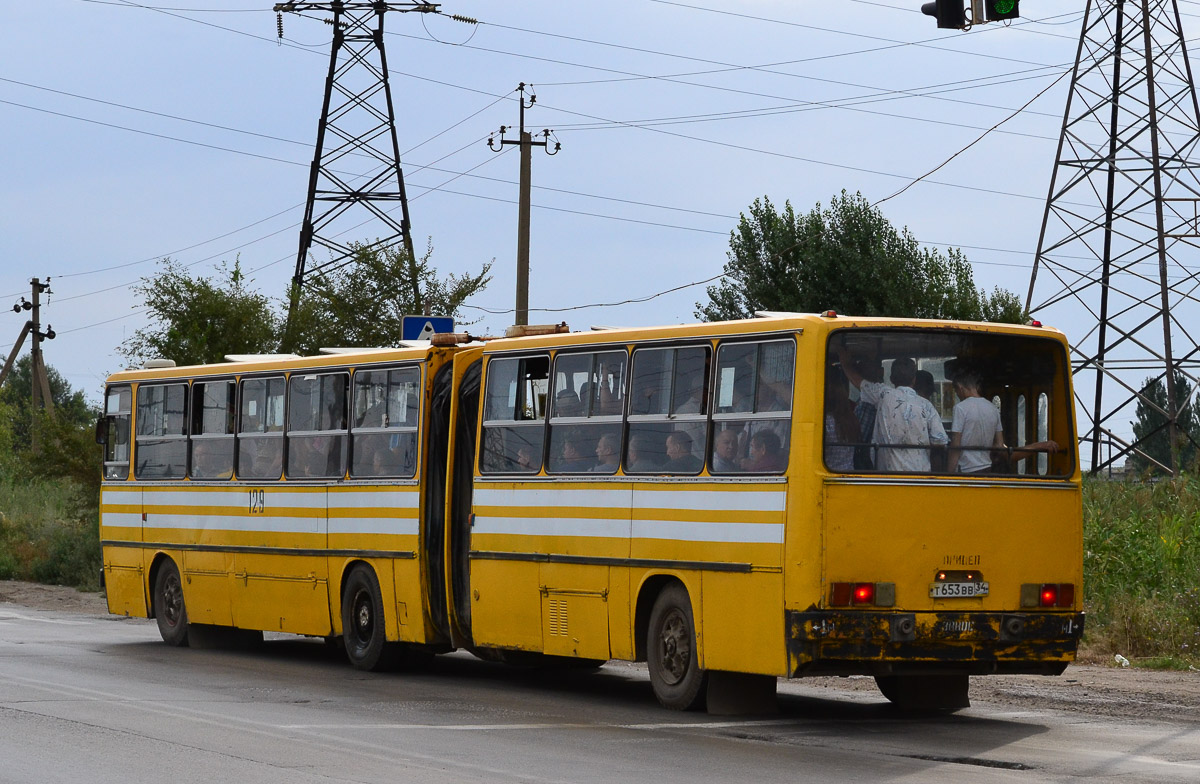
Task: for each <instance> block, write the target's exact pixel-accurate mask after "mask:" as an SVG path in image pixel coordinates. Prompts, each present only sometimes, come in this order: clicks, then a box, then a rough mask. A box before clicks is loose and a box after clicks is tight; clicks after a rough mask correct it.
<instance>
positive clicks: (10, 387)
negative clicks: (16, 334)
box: [0, 354, 99, 451]
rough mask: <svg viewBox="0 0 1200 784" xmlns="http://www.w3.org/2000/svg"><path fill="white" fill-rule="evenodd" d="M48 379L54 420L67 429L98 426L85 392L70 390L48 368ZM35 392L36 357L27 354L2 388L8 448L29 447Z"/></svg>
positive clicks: (51, 369)
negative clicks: (6, 417)
mask: <svg viewBox="0 0 1200 784" xmlns="http://www.w3.org/2000/svg"><path fill="white" fill-rule="evenodd" d="M46 378H47V380H48V381H49V382H50V399H51V400H52V401H53V403H54V418H55V419H56V420H58V421H59V422H61V423H63V424H64V425H65V426H66V427H90V426H91V425H92V424H94V423H95V421H96V417H97V416H98V415H99V411H98V410H97V409H96V407H95V406H93V405H92V404H90V403H88V401H87V397H86V396H85V395H84V394H83V391H82V390H78V389H71V384H70V383H69V382H68V381H67V379H66V378H64V377H63V375H62V374H61V373H59V372H58V371H57V370H55V369H54V368H53V367H50V366H49V365H47V366H46ZM32 391H33V357H32V355H30V354H26V355H24V356H22V357H21V358H20V359H18V360H17V361H16V362H15V363H14V364H13V367H12V370H11V371H10V372H9V374H8V377H7V378H5V379H4V386H3V387H0V403H3V404H4V409H3V410H4V412H5V414H6V415H7V416H8V418H9V419H8V421H9V423H10V424H9V425H8V428H7V430H8V435H7V438H8V439H9V448H11V449H13V450H16V451H24V450H27V449H29V447H30V434H31V423H32V421H33V417H32V414H31V409H32V406H33V401H32Z"/></svg>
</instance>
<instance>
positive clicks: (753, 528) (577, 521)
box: [472, 517, 783, 544]
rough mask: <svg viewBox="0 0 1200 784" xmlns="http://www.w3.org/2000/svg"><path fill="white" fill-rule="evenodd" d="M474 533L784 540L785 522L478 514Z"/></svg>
mask: <svg viewBox="0 0 1200 784" xmlns="http://www.w3.org/2000/svg"><path fill="white" fill-rule="evenodd" d="M472 533H474V534H507V535H512V536H575V537H605V538H612V539H625V538H632V539H669V540H674V541H680V542H720V543H737V544H782V543H783V524H782V523H697V522H692V521H685V520H634V521H633V523H632V525H631V524H630V522H629V521H628V520H596V519H591V518H576V517H549V518H547V517H537V518H530V517H476V518H475V526H474V528H473V529H472Z"/></svg>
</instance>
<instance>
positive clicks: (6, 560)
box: [0, 475, 100, 591]
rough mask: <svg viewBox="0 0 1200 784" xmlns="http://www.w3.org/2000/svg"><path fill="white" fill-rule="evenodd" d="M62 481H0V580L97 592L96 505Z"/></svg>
mask: <svg viewBox="0 0 1200 784" xmlns="http://www.w3.org/2000/svg"><path fill="white" fill-rule="evenodd" d="M89 495H90V493H88V491H87V490H86V489H85V488H81V487H79V486H78V485H77V484H76V483H75V482H74V481H73V480H71V479H68V478H65V477H56V478H52V479H24V478H22V479H18V478H15V477H13V476H11V475H10V476H4V477H0V579H4V580H27V581H31V582H38V583H47V584H51V585H69V586H72V587H74V588H78V589H80V590H85V591H96V590H99V589H100V533H99V528H98V525H97V519H96V502H95V501H94V500H90V499H89V498H88V496H89Z"/></svg>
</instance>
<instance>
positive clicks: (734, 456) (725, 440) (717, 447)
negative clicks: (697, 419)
mask: <svg viewBox="0 0 1200 784" xmlns="http://www.w3.org/2000/svg"><path fill="white" fill-rule="evenodd" d="M738 462H739V461H738V431H737V430H734V429H733V428H732V427H729V428H726V429H724V430H722V431H721V432H719V433H717V436H716V438H715V439H714V440H713V453H712V470H713V473H717V474H732V473H736V472H737V471H738V470H739V469H738Z"/></svg>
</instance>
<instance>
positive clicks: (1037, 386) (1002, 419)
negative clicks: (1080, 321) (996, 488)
mask: <svg viewBox="0 0 1200 784" xmlns="http://www.w3.org/2000/svg"><path fill="white" fill-rule="evenodd" d="M1068 380H1069V366H1068V364H1067V358H1066V354H1065V351H1064V349H1063V346H1062V344H1060V343H1059V342H1057V341H1055V340H1053V339H1049V338H1038V337H1032V336H1025V335H1007V334H989V333H980V332H967V331H952V330H938V331H936V332H931V331H929V330H921V331H917V330H912V329H843V330H838V331H836V332H834V333H832V334H831V336H830V339H829V343H828V347H827V354H826V364H825V428H824V432H825V449H824V454H825V465H826V467H827V468H828V469H829V470H830V471H834V472H838V473H902V474H925V475H939V476H945V475H948V474H949V475H957V476H993V477H994V476H995V475H997V474H1001V475H1010V476H1029V477H1057V478H1061V477H1066V476H1070V475H1071V474H1072V473H1073V471H1074V449H1073V448H1072V445H1073V443H1074V440H1073V439H1074V433H1073V424H1072V420H1071V411H1070V403H1071V401H1070V395H1069V392H1068V390H1069V384H1068Z"/></svg>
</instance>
